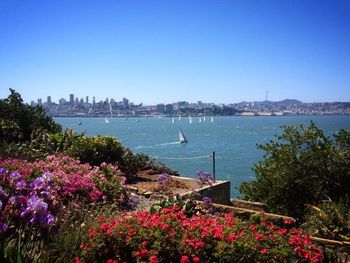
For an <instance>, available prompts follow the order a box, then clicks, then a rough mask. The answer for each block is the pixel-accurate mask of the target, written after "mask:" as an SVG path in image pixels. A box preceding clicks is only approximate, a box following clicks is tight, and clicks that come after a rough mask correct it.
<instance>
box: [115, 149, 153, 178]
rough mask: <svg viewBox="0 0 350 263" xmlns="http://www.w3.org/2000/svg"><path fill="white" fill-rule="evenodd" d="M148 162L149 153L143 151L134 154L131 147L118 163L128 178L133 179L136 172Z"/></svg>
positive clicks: (125, 151)
mask: <svg viewBox="0 0 350 263" xmlns="http://www.w3.org/2000/svg"><path fill="white" fill-rule="evenodd" d="M148 162H149V157H148V156H147V155H145V154H142V153H137V154H133V153H132V152H131V150H130V149H128V148H126V149H125V150H124V153H123V156H122V158H121V160H120V162H119V163H118V165H119V167H120V169H121V170H122V171H123V173H124V175H125V177H126V179H127V180H128V181H132V180H134V179H135V177H136V174H137V173H138V172H139V171H141V170H142V169H143V168H145V167H146V165H147V163H148Z"/></svg>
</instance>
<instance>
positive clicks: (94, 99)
mask: <svg viewBox="0 0 350 263" xmlns="http://www.w3.org/2000/svg"><path fill="white" fill-rule="evenodd" d="M92 104H93V105H95V104H96V98H95V96H93V97H92Z"/></svg>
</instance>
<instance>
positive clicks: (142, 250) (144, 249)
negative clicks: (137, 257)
mask: <svg viewBox="0 0 350 263" xmlns="http://www.w3.org/2000/svg"><path fill="white" fill-rule="evenodd" d="M147 254H148V249H147V248H143V249H141V257H145V256H147Z"/></svg>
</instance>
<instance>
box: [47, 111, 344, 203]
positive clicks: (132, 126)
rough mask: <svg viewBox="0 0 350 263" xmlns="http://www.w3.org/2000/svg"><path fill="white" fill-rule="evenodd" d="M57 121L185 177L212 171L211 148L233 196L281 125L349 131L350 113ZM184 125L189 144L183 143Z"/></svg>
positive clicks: (219, 176)
mask: <svg viewBox="0 0 350 263" xmlns="http://www.w3.org/2000/svg"><path fill="white" fill-rule="evenodd" d="M54 120H55V121H56V122H57V123H59V124H61V125H62V127H63V128H71V129H73V130H75V131H77V132H84V133H85V134H86V135H87V136H93V135H108V136H114V137H116V138H117V139H118V140H119V141H120V142H121V143H122V144H123V145H124V146H125V147H129V148H130V149H131V150H132V151H133V152H140V153H145V154H148V155H149V156H150V157H153V158H155V159H156V160H157V161H160V162H162V163H164V164H165V165H167V166H169V167H170V168H172V169H175V170H177V171H179V173H180V174H181V176H185V177H192V178H193V177H195V173H196V171H198V170H202V171H208V172H212V168H213V165H212V163H213V162H212V157H211V155H212V152H213V151H215V155H216V169H215V170H216V179H218V180H230V181H231V196H232V197H233V198H235V197H238V196H239V191H238V189H237V187H238V186H239V184H240V183H241V182H244V181H251V180H254V179H255V174H254V172H253V170H252V168H253V166H254V164H255V163H257V162H258V161H261V160H263V157H262V155H263V154H264V152H263V151H261V150H259V149H257V147H256V145H257V144H266V143H267V142H269V141H270V140H274V139H276V137H275V135H276V134H281V133H282V131H283V130H282V128H281V126H282V125H294V124H303V125H305V126H307V125H309V124H310V122H311V121H314V122H315V123H316V125H317V126H318V127H319V128H321V129H322V130H323V131H324V132H325V133H326V134H327V135H332V134H334V133H335V132H337V131H338V130H339V129H350V116H266V117H243V116H232V117H213V121H211V117H206V120H205V121H204V119H203V117H202V118H201V122H200V120H199V117H192V123H190V121H189V118H188V117H182V118H181V119H179V118H175V119H172V118H168V117H161V118H158V117H149V118H145V117H133V118H127V119H125V118H120V117H113V118H108V121H106V120H105V118H80V120H81V124H80V125H78V122H79V118H76V117H74V118H68V117H59V118H54ZM179 129H181V130H182V131H183V133H184V134H185V136H186V138H187V140H188V143H179V135H178V133H179Z"/></svg>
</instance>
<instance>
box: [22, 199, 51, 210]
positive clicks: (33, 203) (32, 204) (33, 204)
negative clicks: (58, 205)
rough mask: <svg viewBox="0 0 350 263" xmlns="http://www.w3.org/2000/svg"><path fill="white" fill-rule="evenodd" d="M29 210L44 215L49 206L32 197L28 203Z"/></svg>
mask: <svg viewBox="0 0 350 263" xmlns="http://www.w3.org/2000/svg"><path fill="white" fill-rule="evenodd" d="M27 206H28V207H27V209H29V210H30V211H32V212H36V213H42V212H45V211H47V208H48V205H47V203H45V202H44V201H43V200H42V199H40V198H38V197H36V196H32V197H31V198H29V199H28V201H27Z"/></svg>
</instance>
